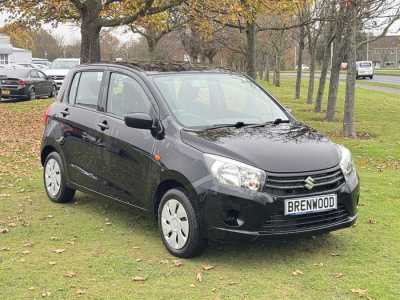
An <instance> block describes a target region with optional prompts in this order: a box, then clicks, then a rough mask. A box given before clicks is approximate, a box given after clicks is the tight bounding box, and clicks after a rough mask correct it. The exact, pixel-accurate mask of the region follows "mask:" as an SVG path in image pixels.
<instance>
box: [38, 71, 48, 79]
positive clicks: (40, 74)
mask: <svg viewBox="0 0 400 300" xmlns="http://www.w3.org/2000/svg"><path fill="white" fill-rule="evenodd" d="M37 73H38V74H39V77H40V78H41V79H46V75H45V74H44V73H42V72H40V71H38V72H37Z"/></svg>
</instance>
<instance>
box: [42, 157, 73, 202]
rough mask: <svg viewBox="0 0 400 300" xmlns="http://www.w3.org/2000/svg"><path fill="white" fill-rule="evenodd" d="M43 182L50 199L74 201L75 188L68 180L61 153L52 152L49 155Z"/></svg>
mask: <svg viewBox="0 0 400 300" xmlns="http://www.w3.org/2000/svg"><path fill="white" fill-rule="evenodd" d="M43 182H44V187H45V190H46V193H47V196H48V197H49V199H50V200H51V201H53V202H56V203H66V202H70V201H72V199H73V198H74V195H75V190H73V189H71V188H69V187H68V186H67V182H66V176H65V168H64V165H63V162H62V159H61V156H60V154H58V153H57V152H51V153H50V154H49V155H47V157H46V160H45V163H44V167H43Z"/></svg>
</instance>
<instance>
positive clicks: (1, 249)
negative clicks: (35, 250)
mask: <svg viewBox="0 0 400 300" xmlns="http://www.w3.org/2000/svg"><path fill="white" fill-rule="evenodd" d="M0 251H10V248H8V247H1V248H0Z"/></svg>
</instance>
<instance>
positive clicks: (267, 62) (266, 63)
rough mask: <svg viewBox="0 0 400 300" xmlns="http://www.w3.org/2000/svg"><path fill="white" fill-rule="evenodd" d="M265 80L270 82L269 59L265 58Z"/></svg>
mask: <svg viewBox="0 0 400 300" xmlns="http://www.w3.org/2000/svg"><path fill="white" fill-rule="evenodd" d="M263 79H264V80H266V81H268V82H269V57H268V55H266V56H265V68H264V72H263Z"/></svg>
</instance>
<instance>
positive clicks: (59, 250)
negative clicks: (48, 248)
mask: <svg viewBox="0 0 400 300" xmlns="http://www.w3.org/2000/svg"><path fill="white" fill-rule="evenodd" d="M64 251H65V249H54V250H53V252H54V253H57V254H60V253H63V252H64Z"/></svg>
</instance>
